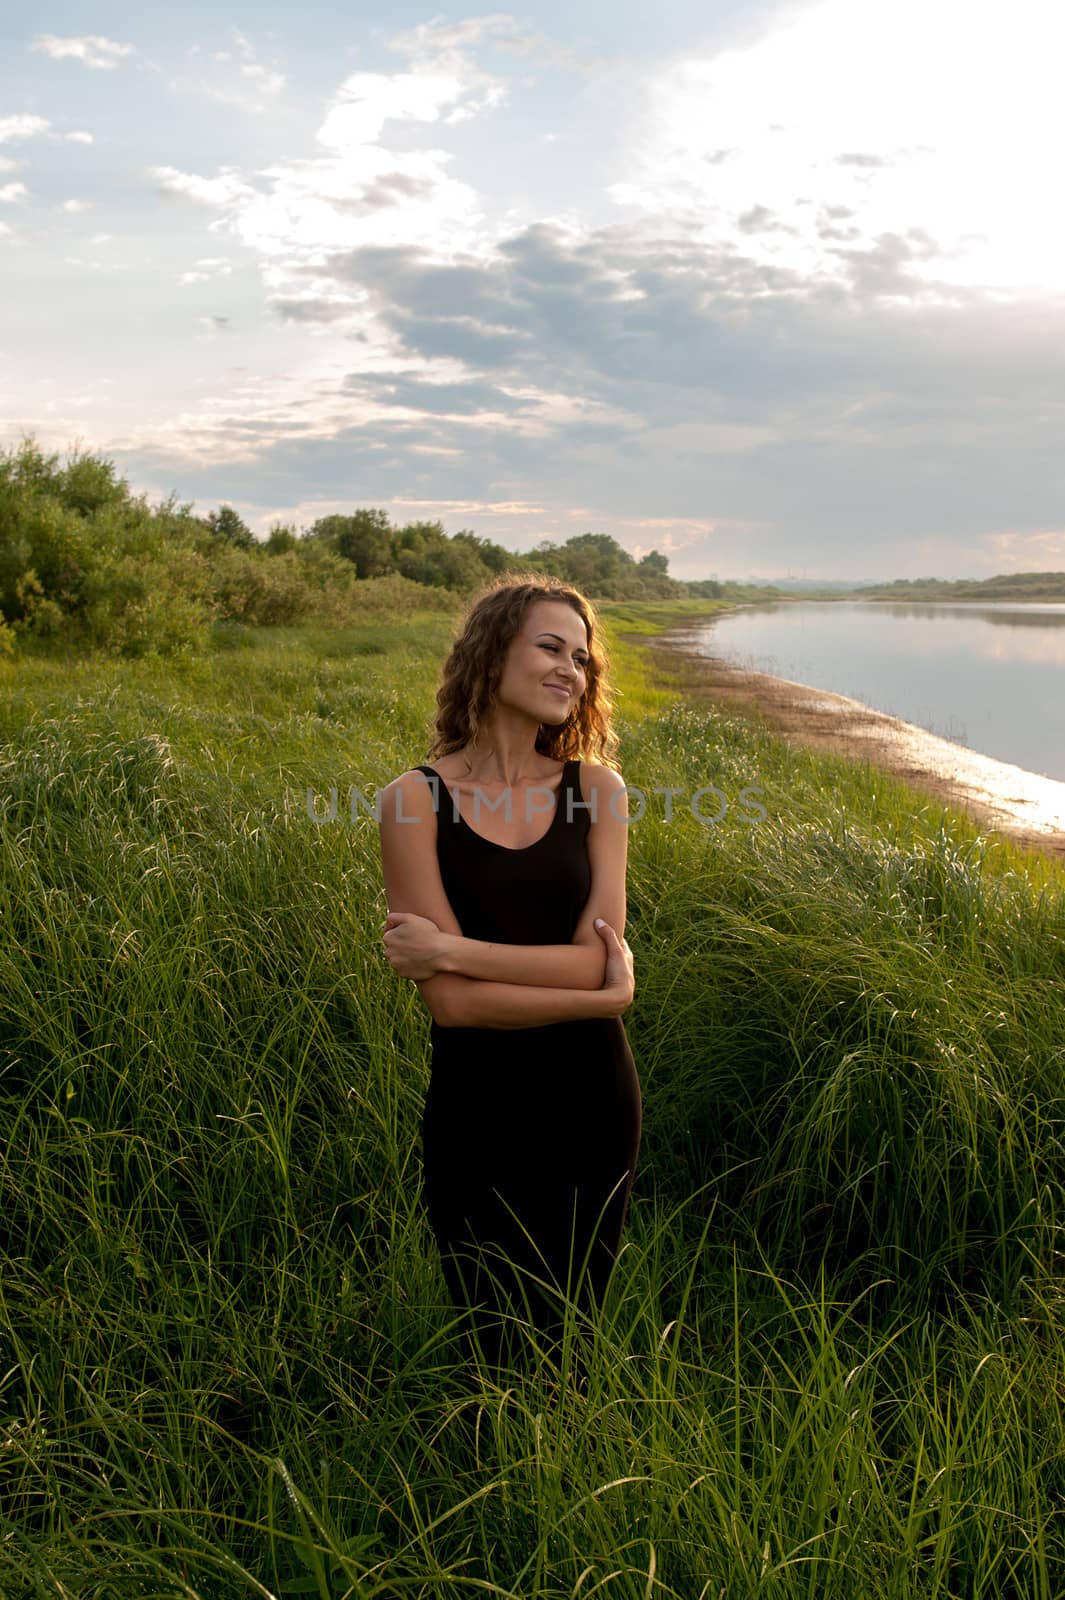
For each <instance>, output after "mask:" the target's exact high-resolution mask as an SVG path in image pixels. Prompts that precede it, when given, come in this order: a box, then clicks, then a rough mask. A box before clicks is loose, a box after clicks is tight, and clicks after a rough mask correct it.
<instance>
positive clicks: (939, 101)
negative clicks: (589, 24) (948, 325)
mask: <svg viewBox="0 0 1065 1600" xmlns="http://www.w3.org/2000/svg"><path fill="white" fill-rule="evenodd" d="M1063 48H1065V17H1063V14H1062V13H1061V12H1060V11H1058V10H1056V9H1054V8H1048V7H1047V6H1046V5H1045V0H1017V5H1016V7H1015V8H1014V9H1013V10H1011V12H1010V26H1009V28H1008V29H1005V28H1003V27H1002V24H1001V19H1000V17H999V15H998V13H997V11H996V10H995V8H994V7H991V6H973V5H971V4H969V3H966V0H938V3H937V4H936V5H935V6H932V7H929V6H927V5H926V4H924V3H923V0H894V3H893V4H892V5H890V6H888V5H879V4H878V5H872V4H866V5H860V6H857V5H854V4H853V0H819V3H814V4H806V5H803V6H802V7H801V8H796V9H794V10H792V11H790V12H788V13H785V14H783V15H782V16H781V17H780V18H779V19H778V21H777V23H776V25H775V26H774V27H773V28H772V29H770V30H769V31H767V32H765V33H764V34H763V35H762V36H761V37H759V38H757V39H755V40H754V41H753V42H752V43H750V44H747V45H745V46H743V47H738V48H730V49H725V50H719V51H717V52H712V51H709V50H702V51H701V50H699V49H697V48H696V49H692V48H688V49H687V50H686V51H685V53H684V55H683V56H682V57H678V58H676V59H674V60H671V61H668V62H665V63H662V64H658V65H655V66H652V67H651V69H650V70H649V71H648V72H647V74H646V75H645V78H644V81H643V82H642V83H640V84H635V85H633V97H632V98H633V115H632V117H631V118H630V120H629V121H628V123H627V124H626V125H624V126H623V128H622V129H621V131H620V137H619V140H618V152H619V166H620V167H621V169H622V170H621V171H620V172H619V174H618V177H617V178H616V180H615V181H614V182H613V183H612V184H610V185H609V186H608V193H609V194H610V195H611V196H612V198H613V199H614V200H615V201H616V202H617V203H618V204H619V205H622V206H625V207H626V208H629V214H630V215H632V216H633V217H634V218H636V219H638V220H640V221H643V222H647V223H650V222H651V221H652V220H653V219H655V218H659V219H661V218H665V217H669V218H671V219H672V221H673V222H674V223H675V224H676V223H681V224H683V225H684V226H685V227H686V228H687V229H688V230H690V233H691V236H692V237H694V238H697V239H699V240H700V241H702V242H703V243H705V244H707V245H724V244H729V243H731V244H741V243H742V242H743V241H744V239H745V238H746V239H748V240H749V239H751V236H752V233H753V234H755V235H757V238H755V239H754V240H753V241H752V243H753V248H752V250H751V253H752V254H754V255H755V256H756V257H757V258H758V259H760V260H763V261H765V262H768V263H775V264H779V265H783V266H785V267H788V268H794V269H796V270H798V271H800V272H802V273H803V275H804V276H805V277H807V278H808V279H810V280H814V279H817V280H820V281H826V282H830V281H833V280H834V281H837V282H841V281H842V279H843V277H844V276H845V274H846V272H847V271H848V270H849V261H848V260H847V258H846V257H845V256H844V257H843V258H841V257H840V256H839V255H838V253H837V252H836V251H835V250H834V248H833V245H834V242H835V241H836V240H837V239H838V238H839V235H838V234H834V233H833V232H832V231H831V230H830V229H826V227H825V219H826V216H827V219H828V221H829V222H831V221H833V220H838V219H839V218H840V216H841V215H844V214H845V215H846V221H847V222H848V223H850V225H851V226H852V228H854V229H855V230H856V232H855V233H854V235H853V237H854V238H855V239H856V240H857V241H858V242H859V243H860V244H864V245H873V244H874V243H875V241H877V240H878V239H880V238H881V237H883V236H886V235H896V236H899V237H907V236H909V234H910V230H912V229H923V230H924V232H925V233H926V234H928V235H929V236H932V237H934V239H935V249H934V251H933V252H931V253H929V254H928V255H927V256H926V257H924V258H923V260H922V261H921V262H919V263H917V262H915V263H914V268H915V270H914V271H913V273H912V278H913V282H912V283H911V285H910V291H909V292H910V295H911V297H912V298H916V297H917V296H918V294H919V293H920V292H921V287H922V280H925V279H927V280H929V284H931V281H932V280H935V281H936V282H937V284H939V285H942V284H943V283H948V284H957V285H960V286H963V287H966V288H968V287H976V286H981V285H983V286H986V287H988V288H990V287H992V286H994V287H995V288H996V289H998V290H999V291H1000V292H1008V291H1009V290H1010V289H1011V288H1012V289H1013V290H1014V291H1015V292H1028V291H1030V290H1038V291H1044V290H1045V291H1051V290H1053V289H1054V288H1055V286H1056V282H1057V279H1056V276H1055V273H1054V271H1053V268H1052V267H1051V266H1050V263H1051V261H1052V260H1053V259H1056V248H1057V247H1056V240H1055V238H1054V234H1055V230H1056V228H1057V219H1056V216H1055V215H1053V208H1050V209H1048V208H1047V207H1044V206H1039V205H1033V204H1032V203H1031V196H1032V195H1033V194H1040V193H1044V192H1045V193H1050V192H1053V190H1054V189H1055V187H1056V185H1057V155H1056V152H1057V150H1058V149H1059V148H1060V145H1061V138H1062V132H1063V129H1062V113H1061V106H1060V96H1059V94H1058V91H1057V81H1056V72H1057V67H1056V63H1057V62H1058V61H1060V58H1061V52H1062V49H1063ZM989 100H990V101H991V102H993V104H994V105H995V108H996V115H995V117H994V118H993V119H989V117H988V115H987V107H988V103H989ZM782 135H783V136H782ZM726 151H727V152H728V153H729V159H728V160H727V162H721V161H720V160H719V158H720V156H721V155H722V153H723V152H726ZM1019 175H1023V179H1019ZM752 206H753V209H752ZM763 213H764V214H768V215H769V216H771V217H772V218H773V226H772V227H768V226H765V227H763V226H761V225H760V222H759V218H760V217H761V216H762V214H763ZM941 292H942V291H941V289H937V290H936V293H941Z"/></svg>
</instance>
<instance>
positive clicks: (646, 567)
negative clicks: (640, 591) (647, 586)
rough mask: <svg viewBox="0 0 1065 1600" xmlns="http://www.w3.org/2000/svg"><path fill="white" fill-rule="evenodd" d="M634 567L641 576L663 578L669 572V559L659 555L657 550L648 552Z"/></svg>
mask: <svg viewBox="0 0 1065 1600" xmlns="http://www.w3.org/2000/svg"><path fill="white" fill-rule="evenodd" d="M636 565H637V569H638V571H639V573H640V575H641V576H646V577H654V578H664V577H665V576H666V575H667V573H668V572H669V557H668V556H663V555H660V554H659V552H658V551H657V550H649V551H648V553H647V554H646V555H645V556H643V557H642V558H641V559H640V560H639V561H638V562H637V564H636Z"/></svg>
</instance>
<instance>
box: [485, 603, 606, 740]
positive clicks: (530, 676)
mask: <svg viewBox="0 0 1065 1600" xmlns="http://www.w3.org/2000/svg"><path fill="white" fill-rule="evenodd" d="M556 685H561V686H562V689H564V690H565V693H561V692H560V690H559V689H558V688H556V687H555V686H556ZM587 687H588V630H587V628H586V627H585V626H584V623H583V621H582V619H581V617H580V615H579V614H578V613H577V612H576V611H574V609H573V607H572V606H569V605H567V604H566V603H565V601H564V600H537V601H536V602H535V603H534V604H533V605H531V606H530V607H529V609H528V610H527V611H526V613H525V619H524V621H523V622H522V625H521V628H520V629H519V631H518V633H517V634H516V635H515V637H514V639H513V640H512V641H511V646H510V649H509V651H508V652H507V661H506V666H505V667H504V668H503V677H502V680H501V681H500V685H499V689H498V691H497V695H496V700H497V703H498V704H500V705H508V706H513V707H514V708H515V709H518V710H522V711H525V712H527V713H528V714H529V715H530V716H532V717H535V719H536V720H537V721H538V722H547V723H551V724H555V723H560V722H565V720H566V718H567V717H568V716H569V715H570V713H571V712H572V710H573V708H574V707H575V706H576V705H577V703H578V702H579V700H580V698H581V696H582V695H583V694H584V691H585V689H586V688H587Z"/></svg>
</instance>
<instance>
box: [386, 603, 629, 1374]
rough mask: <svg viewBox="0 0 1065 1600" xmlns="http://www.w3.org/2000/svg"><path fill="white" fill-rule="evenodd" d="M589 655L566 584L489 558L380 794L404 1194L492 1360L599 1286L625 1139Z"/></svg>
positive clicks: (611, 872) (593, 656)
mask: <svg viewBox="0 0 1065 1600" xmlns="http://www.w3.org/2000/svg"><path fill="white" fill-rule="evenodd" d="M605 675H606V656H605V653H604V651H603V648H602V645H601V644H600V643H599V641H598V639H597V637H596V635H595V616H594V612H593V610H592V607H591V606H590V605H589V604H588V602H587V600H585V599H584V597H583V596H582V595H580V594H579V593H578V592H577V591H576V590H575V589H572V588H570V587H568V586H567V585H565V584H563V583H561V582H558V581H555V580H553V579H550V578H544V577H542V576H541V575H539V574H536V575H533V576H531V577H530V579H529V580H528V581H525V580H524V578H522V577H519V578H518V579H514V578H513V577H512V578H500V579H498V580H497V581H496V582H495V583H494V584H493V585H492V586H491V587H490V588H489V589H488V590H486V591H484V592H483V593H482V594H481V595H480V597H479V598H478V599H476V600H475V601H474V602H473V603H472V604H471V606H470V609H469V611H468V612H467V615H466V617H465V620H464V622H463V624H462V627H461V629H460V631H459V634H458V636H457V637H456V639H455V641H454V643H453V645H452V647H451V651H450V654H449V656H448V658H447V660H446V662H445V663H444V668H443V674H442V680H441V683H440V687H439V689H438V692H437V715H436V730H437V733H436V738H435V741H434V742H433V745H432V748H431V750H430V752H429V755H430V760H431V761H434V762H435V765H426V766H420V767H417V768H414V769H412V770H411V771H409V772H405V773H403V774H402V776H401V777H399V778H396V779H395V780H394V781H393V782H392V783H390V784H389V785H388V786H387V787H386V788H385V789H384V791H383V794H382V804H381V819H380V830H381V857H382V865H383V872H384V883H385V892H386V894H387V897H388V906H389V914H388V918H387V921H386V922H385V925H384V935H383V938H384V945H385V949H386V952H387V955H388V959H389V961H390V963H391V965H392V967H393V969H394V970H395V972H396V973H398V974H399V976H400V977H404V978H410V979H412V980H413V981H414V982H415V983H416V984H417V986H418V990H419V993H420V994H421V997H422V999H423V1000H424V1001H425V1003H426V1005H427V1006H428V1008H429V1011H430V1013H431V1014H432V1024H431V1027H430V1038H431V1042H432V1076H431V1081H430V1085H429V1092H428V1095H427V1097H426V1102H425V1113H424V1118H423V1121H422V1158H423V1172H424V1184H425V1189H424V1192H425V1200H426V1206H427V1210H428V1214H429V1221H430V1223H431V1225H432V1228H433V1232H434V1234H435V1236H436V1241H437V1244H438V1246H439V1249H440V1255H441V1261H442V1265H443V1269H444V1275H445V1278H446V1281H447V1285H448V1289H449V1292H450V1294H451V1296H452V1298H453V1300H454V1301H455V1303H456V1305H457V1306H459V1307H460V1308H462V1307H467V1306H468V1307H470V1308H471V1310H472V1317H473V1332H474V1334H475V1336H476V1339H477V1340H478V1341H479V1343H480V1346H481V1351H482V1353H483V1355H484V1356H485V1357H486V1358H487V1359H488V1360H489V1361H490V1362H492V1363H494V1364H499V1363H501V1362H504V1361H512V1360H514V1359H515V1356H516V1354H517V1352H518V1347H519V1345H520V1343H521V1340H520V1338H519V1337H517V1336H516V1335H515V1327H516V1323H517V1322H519V1321H526V1322H527V1323H531V1325H532V1327H533V1329H534V1330H535V1331H536V1333H537V1334H539V1335H541V1336H542V1340H541V1343H543V1344H546V1345H547V1346H548V1347H550V1346H551V1345H553V1344H554V1343H556V1342H557V1340H558V1338H559V1337H560V1333H561V1327H562V1315H563V1308H562V1298H561V1297H562V1296H566V1297H569V1298H571V1299H573V1300H575V1301H576V1303H577V1304H578V1305H579V1306H581V1307H584V1308H586V1309H587V1308H588V1307H589V1305H590V1304H591V1303H597V1302H598V1301H600V1300H601V1298H602V1294H603V1291H604V1289H605V1287H606V1282H607V1279H608V1277H609V1274H610V1269H611V1267H612V1265H613V1262H614V1259H615V1257H616V1255H617V1251H618V1245H619V1241H620V1236H621V1230H622V1226H623V1223H624V1220H625V1215H626V1211H627V1206H628V1197H629V1190H630V1187H631V1184H632V1178H633V1172H634V1169H635V1165H636V1155H637V1151H638V1148H639V1140H640V1115H641V1107H640V1086H639V1080H638V1078H637V1075H636V1068H635V1064H634V1062H633V1059H632V1052H631V1051H630V1049H629V1045H628V1041H627V1039H626V1036H625V1028H624V1025H623V1023H622V1021H621V1017H622V1014H623V1012H624V1011H626V1010H627V1008H628V1006H629V1005H630V1004H631V1003H632V997H633V990H634V979H633V966H632V953H631V951H630V950H629V946H628V944H627V942H626V941H625V939H624V931H625V866H626V856H627V844H628V822H627V817H628V811H627V807H626V793H625V785H624V781H623V779H622V777H621V774H620V772H618V771H617V769H616V767H614V766H613V764H612V762H611V748H612V746H615V745H616V744H617V736H616V734H614V733H613V731H612V730H611V728H610V720H609V719H610V702H609V699H608V696H607V690H606V681H605ZM588 755H597V756H599V757H601V758H605V759H604V760H603V761H601V762H596V761H592V760H585V759H583V758H584V757H585V756H588Z"/></svg>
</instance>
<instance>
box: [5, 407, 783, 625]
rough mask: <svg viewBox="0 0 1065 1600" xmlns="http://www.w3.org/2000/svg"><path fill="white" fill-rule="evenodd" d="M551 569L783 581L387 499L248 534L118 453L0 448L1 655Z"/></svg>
mask: <svg viewBox="0 0 1065 1600" xmlns="http://www.w3.org/2000/svg"><path fill="white" fill-rule="evenodd" d="M518 565H520V567H521V569H522V570H523V571H533V572H544V573H552V574H554V575H555V576H557V577H561V578H564V579H566V580H567V581H568V582H570V583H575V584H578V585H579V586H580V587H581V588H582V589H583V590H584V592H585V593H587V594H589V595H592V596H595V597H601V598H607V599H630V600H631V599H635V600H648V599H659V600H661V599H684V598H688V599H701V600H707V599H712V600H716V599H721V598H726V599H729V600H732V601H735V600H742V599H745V598H749V597H752V596H757V597H758V598H762V599H764V598H765V597H766V596H767V595H772V594H775V593H776V592H777V591H775V590H773V589H771V588H757V587H751V586H749V585H741V584H721V583H718V582H716V581H714V580H707V581H705V582H699V583H681V582H679V581H677V580H675V579H673V578H670V577H669V576H668V570H667V569H668V562H667V560H666V557H665V556H663V555H661V554H659V552H658V551H657V550H652V551H650V552H649V553H648V554H647V555H646V556H644V557H643V558H642V559H641V560H639V561H637V560H635V559H634V558H633V556H632V555H630V553H629V552H628V551H627V550H625V549H623V548H622V546H621V545H619V544H618V543H617V542H616V540H614V539H612V538H611V537H610V535H609V534H598V533H583V534H578V535H576V536H575V537H574V538H572V539H569V540H567V542H566V543H565V544H564V545H555V544H552V543H551V542H550V541H548V540H545V541H543V542H542V543H541V544H539V545H538V546H537V547H536V549H535V550H533V551H530V552H528V553H527V554H523V555H520V556H516V555H515V554H514V553H513V552H512V551H509V550H505V549H504V548H503V546H502V545H497V544H493V543H492V542H491V541H490V540H488V539H481V538H479V537H478V536H477V535H476V534H475V533H472V532H471V531H470V530H468V529H464V530H462V531H461V532H459V533H456V534H455V535H454V537H449V536H448V534H447V533H446V532H445V530H444V528H443V525H442V524H441V523H439V522H412V523H408V524H406V525H405V526H403V527H395V526H393V525H392V524H391V522H390V521H389V519H388V517H387V515H386V514H385V512H383V511H376V510H365V509H364V510H358V511H354V512H352V513H351V515H349V516H340V515H335V516H328V517H323V518H321V519H319V521H317V522H315V523H314V524H313V525H312V526H311V527H310V528H307V529H302V530H296V529H294V528H290V527H286V526H285V525H284V524H281V523H278V524H276V525H275V526H274V527H273V528H271V530H270V532H269V533H268V535H267V537H266V538H265V539H264V540H262V541H257V540H256V539H255V538H254V536H253V534H252V532H251V530H250V529H249V528H248V527H247V525H246V524H245V523H244V522H243V521H242V519H241V517H240V516H239V515H238V513H237V512H236V511H235V510H234V508H233V507H232V506H228V505H223V506H221V507H219V509H218V510H217V511H211V512H208V513H207V515H206V516H203V517H197V516H193V514H192V509H191V506H189V505H178V504H177V503H176V502H175V501H174V499H173V498H171V499H169V500H166V501H164V502H162V503H161V504H159V505H157V506H150V505H149V504H148V502H147V500H146V498H145V497H144V496H140V497H137V496H134V495H133V494H132V493H131V491H130V488H129V485H128V483H126V481H125V480H124V479H122V478H119V477H118V475H117V473H116V470H115V466H114V463H113V462H111V461H108V460H106V459H104V458H102V457H98V456H93V455H89V454H77V453H75V454H73V455H71V456H70V457H69V458H68V460H67V462H66V464H65V465H61V464H60V461H59V458H58V456H55V455H46V454H45V453H44V452H43V451H42V450H41V449H40V448H39V447H38V446H37V445H36V444H35V443H34V441H33V440H32V439H31V438H27V439H24V440H23V442H22V444H21V446H20V447H19V448H18V449H17V450H10V451H6V452H4V451H0V656H4V655H11V654H13V653H14V652H15V650H16V648H19V649H21V650H22V652H23V653H27V652H28V653H31V654H37V655H39V654H41V653H42V652H44V653H48V652H50V651H54V650H56V649H58V650H59V651H60V652H65V651H68V650H71V649H73V650H76V651H79V652H83V651H85V650H99V651H105V652H107V653H108V654H111V655H117V656H142V655H145V654H148V653H154V654H158V655H167V654H175V653H180V652H181V651H193V652H195V651H201V650H203V649H204V648H205V647H206V645H207V642H208V638H209V636H210V633H211V630H212V629H213V628H218V627H221V628H222V629H226V628H229V627H232V626H233V625H237V624H239V625H243V626H245V627H256V626H278V625H286V624H287V625H293V624H307V623H317V624H328V625H334V626H335V625H341V624H352V623H366V622H370V621H373V620H374V619H377V620H384V619H388V618H392V619H394V620H402V619H403V618H406V617H409V616H412V615H415V614H417V613H419V612H441V611H446V612H450V611H453V610H454V608H455V606H456V604H457V603H458V600H459V598H460V597H461V596H464V595H469V594H472V593H473V592H474V591H475V590H476V589H478V588H480V587H481V586H482V585H484V584H485V583H487V582H489V581H490V580H491V579H492V578H493V577H494V576H496V575H497V574H498V573H500V572H503V571H506V570H510V569H513V568H514V567H515V566H518Z"/></svg>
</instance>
